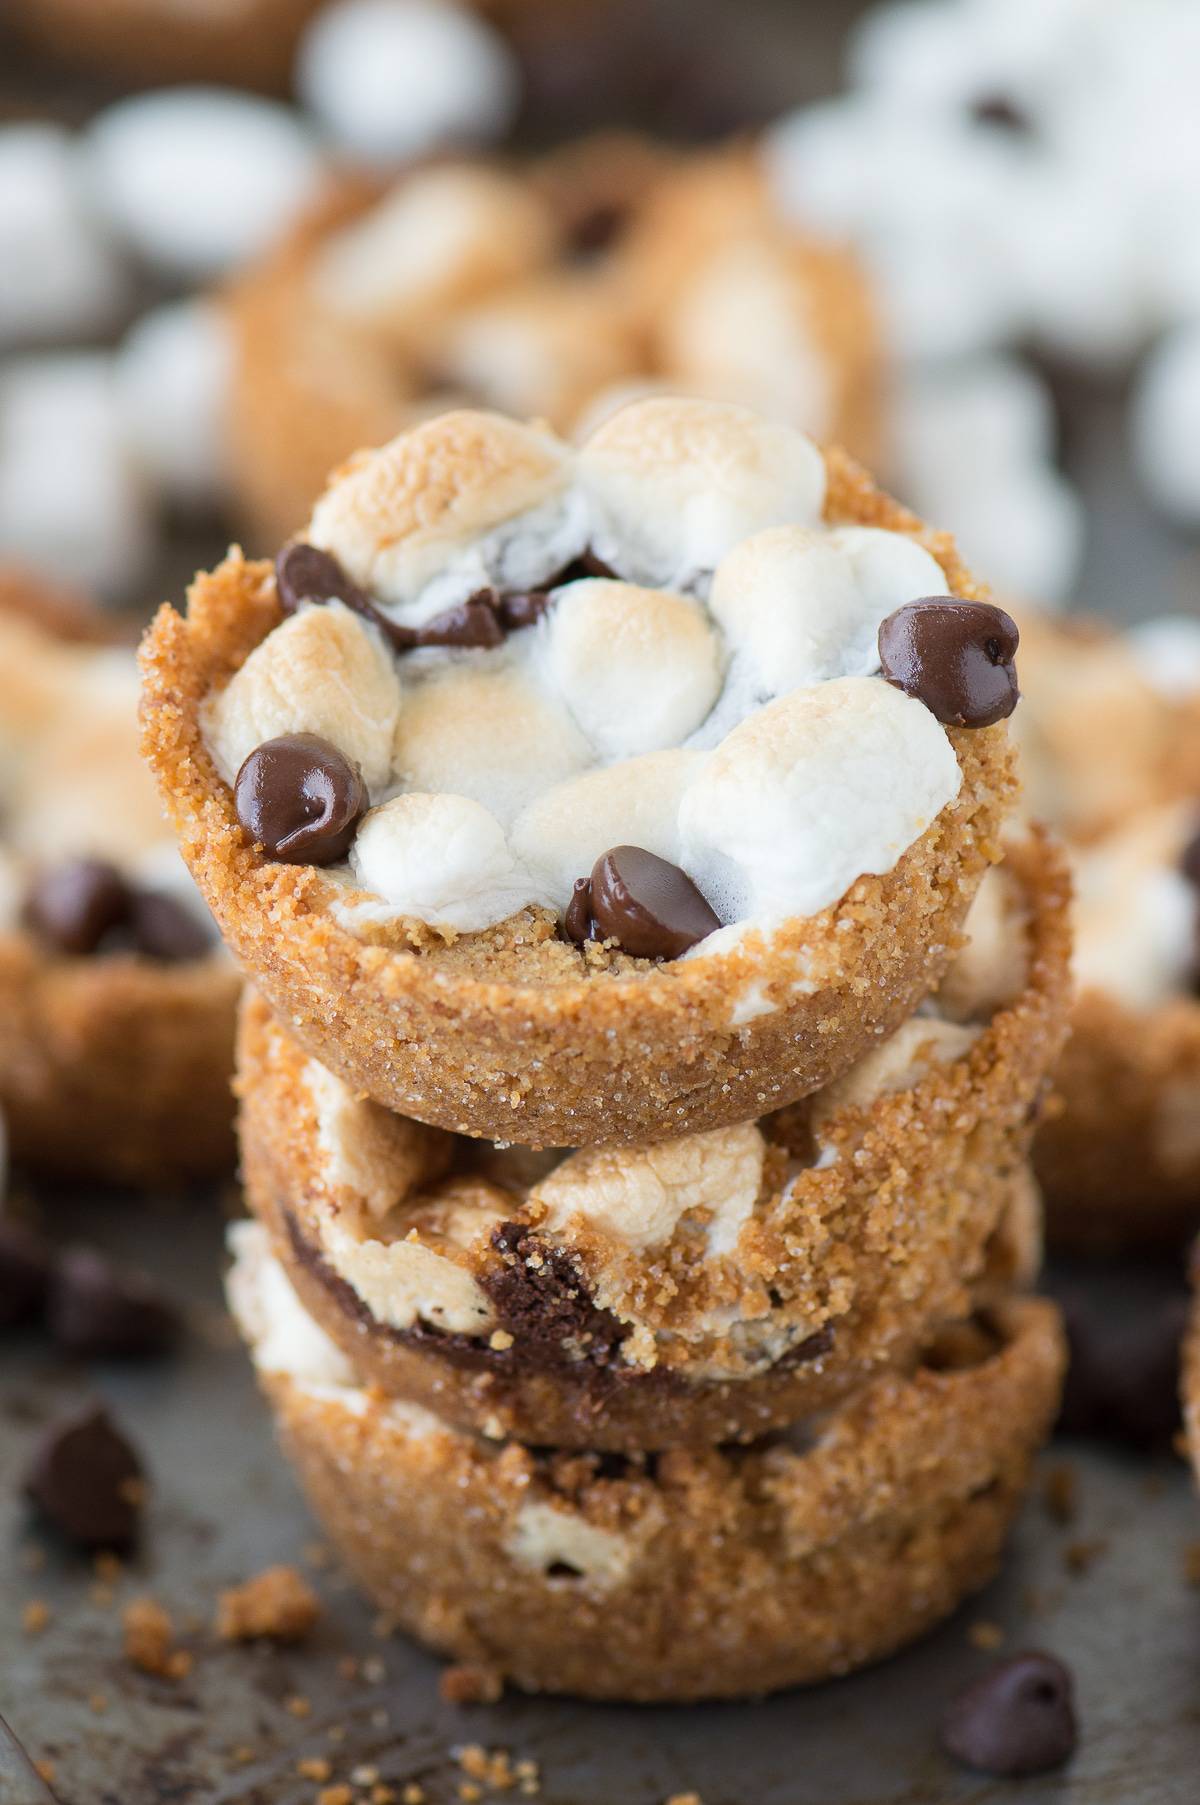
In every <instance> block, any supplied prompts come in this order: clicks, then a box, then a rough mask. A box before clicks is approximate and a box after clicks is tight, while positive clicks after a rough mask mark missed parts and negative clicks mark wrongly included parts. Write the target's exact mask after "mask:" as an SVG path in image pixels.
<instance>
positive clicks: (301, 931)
mask: <svg viewBox="0 0 1200 1805" xmlns="http://www.w3.org/2000/svg"><path fill="white" fill-rule="evenodd" d="M827 461H828V466H829V498H828V502H827V507H826V512H827V516H828V517H829V518H831V519H836V520H849V521H856V522H861V523H863V524H869V525H879V526H886V527H890V528H893V529H894V530H897V531H911V532H916V533H919V535H920V537H921V541H922V543H923V544H925V545H926V546H927V547H928V548H929V549H930V550H931V551H932V552H933V554H934V555H935V556H936V557H938V559H939V561H940V562H941V564H942V566H943V569H944V570H945V572H946V575H947V580H948V583H949V586H950V588H951V590H952V591H953V592H954V593H955V594H961V595H965V596H968V597H970V596H974V595H978V594H979V593H981V592H980V589H979V587H978V585H976V584H975V582H974V581H973V579H972V578H971V577H970V575H969V573H968V572H967V571H966V570H965V568H964V567H963V565H962V564H961V562H960V560H959V559H958V556H957V553H956V551H955V549H954V545H953V541H952V540H951V539H950V538H949V537H948V536H947V535H944V534H934V533H928V532H926V531H925V530H924V529H922V528H921V524H920V522H918V521H917V520H916V519H915V517H914V516H912V515H911V514H909V513H907V512H906V511H905V510H904V509H902V508H900V507H899V505H898V504H897V503H895V502H893V501H892V500H891V499H890V498H889V497H887V496H885V495H883V494H882V493H881V492H880V491H879V490H877V489H876V488H875V487H874V485H873V484H872V483H871V482H870V479H869V478H868V477H867V476H866V474H865V472H863V471H862V470H860V469H859V467H858V466H857V465H856V464H854V463H853V462H852V460H850V459H849V458H847V457H846V456H845V454H844V453H841V452H839V451H837V450H833V451H831V452H829V453H828V454H827ZM279 618H280V613H279V605H278V601H277V598H276V595H275V589H274V581H273V576H272V571H271V567H270V565H269V564H266V563H257V564H255V563H247V562H246V561H245V560H244V559H243V558H242V556H241V554H240V553H239V552H237V551H236V550H235V551H234V552H232V553H231V554H230V556H229V558H228V559H227V560H226V562H225V563H224V564H223V565H221V566H220V567H219V569H218V570H216V571H215V572H213V573H211V574H208V575H202V576H200V577H198V578H197V580H196V582H195V584H194V585H193V587H192V590H191V592H190V595H189V603H188V613H187V618H186V620H185V619H184V618H182V617H181V616H180V615H178V614H177V613H175V611H174V610H173V609H171V608H170V607H167V606H164V607H163V608H161V609H160V610H159V612H158V614H157V616H156V617H155V620H154V621H153V623H152V624H151V626H150V628H149V629H148V631H147V634H146V637H145V639H144V641H143V644H142V653H141V663H142V673H143V697H142V723H143V749H144V751H145V754H146V756H147V758H148V760H149V762H150V764H151V767H152V769H153V770H154V772H155V775H156V777H157V779H158V782H159V786H160V789H161V791H162V794H163V798H164V801H165V804H166V807H167V812H168V814H169V815H170V817H171V819H172V821H173V823H174V825H175V828H176V831H177V832H178V834H179V837H180V841H181V844H182V850H183V853H184V857H185V859H186V860H187V862H188V864H189V866H190V867H191V870H192V874H193V876H194V877H195V878H196V881H197V882H198V884H199V886H200V889H201V891H202V892H203V894H204V896H205V898H206V899H207V901H208V903H209V906H210V908H211V909H212V911H213V913H214V915H215V916H216V918H217V922H218V925H219V927H220V929H221V932H222V934H223V935H224V937H225V939H226V941H227V943H228V944H229V946H230V947H231V949H232V950H233V952H234V954H235V956H236V957H237V958H238V959H239V960H240V962H241V964H242V966H243V968H244V969H245V971H246V972H247V974H248V975H249V976H251V977H252V978H253V980H254V982H255V983H256V984H257V985H258V987H259V988H260V989H261V990H262V991H263V993H264V995H265V996H266V997H267V999H268V1001H269V1002H270V1004H271V1006H272V1008H273V1009H274V1010H275V1012H276V1013H277V1014H278V1015H279V1016H280V1018H281V1019H282V1020H283V1021H285V1022H286V1023H287V1025H288V1027H289V1030H290V1031H291V1032H292V1033H294V1035H295V1036H296V1038H297V1039H298V1040H300V1042H301V1043H302V1044H303V1045H305V1046H306V1047H307V1048H308V1050H309V1051H310V1052H312V1053H313V1054H314V1055H315V1056H316V1057H318V1058H319V1059H321V1060H322V1061H323V1063H324V1064H326V1065H327V1066H328V1067H329V1068H330V1069H331V1070H332V1071H334V1072H335V1073H336V1074H337V1075H338V1076H339V1077H341V1078H343V1079H344V1080H345V1081H346V1082H347V1083H348V1084H350V1085H351V1087H352V1088H354V1089H357V1090H362V1091H364V1092H365V1093H367V1094H368V1095H370V1096H372V1097H374V1098H375V1099H376V1101H378V1102H380V1103H382V1104H384V1105H385V1107H387V1108H390V1109H394V1110H397V1111H398V1112H400V1113H401V1114H406V1115H412V1116H416V1117H417V1118H418V1119H419V1120H421V1121H426V1122H431V1123H434V1124H436V1125H438V1126H440V1127H444V1128H449V1129H452V1130H456V1131H460V1132H463V1133H467V1134H472V1135H476V1136H485V1137H488V1138H491V1139H495V1140H516V1141H520V1142H524V1143H526V1144H528V1145H534V1146H536V1145H545V1146H585V1145H592V1144H600V1143H603V1142H605V1141H610V1142H618V1141H637V1140H645V1141H649V1140H658V1139H663V1138H665V1137H667V1136H670V1135H674V1134H682V1133H690V1132H693V1131H695V1130H698V1129H702V1128H711V1127H718V1126H721V1125H723V1124H727V1123H730V1122H737V1121H745V1120H747V1119H749V1118H750V1117H756V1116H759V1115H762V1114H765V1113H766V1112H767V1111H769V1110H771V1109H774V1108H777V1107H779V1106H781V1105H782V1104H784V1103H787V1102H789V1101H791V1100H793V1099H795V1098H796V1097H799V1096H802V1095H805V1094H806V1093H808V1092H810V1091H812V1090H815V1089H817V1088H819V1087H820V1086H821V1085H823V1084H826V1083H828V1082H830V1080H831V1079H832V1078H833V1077H834V1076H836V1075H837V1074H838V1073H839V1072H841V1071H844V1070H846V1069H847V1068H848V1067H849V1066H850V1065H851V1064H853V1063H854V1061H855V1060H856V1059H858V1058H859V1057H860V1056H861V1055H862V1054H863V1053H864V1052H865V1051H866V1050H867V1049H868V1048H869V1047H870V1046H871V1045H872V1044H874V1042H875V1041H876V1039H877V1038H878V1035H879V1034H880V1033H881V1032H887V1030H888V1029H890V1028H891V1027H894V1026H896V1025H897V1024H898V1023H899V1022H900V1021H902V1020H904V1019H905V1018H906V1017H907V1016H908V1015H910V1014H911V1013H912V1010H913V1009H914V1007H915V1006H916V1004H917V1003H918V1002H919V1000H920V999H921V997H922V996H924V995H925V994H927V992H928V991H929V990H930V989H931V988H933V986H934V985H935V984H936V982H937V980H938V978H939V977H940V976H941V974H942V972H943V970H944V969H945V967H946V965H947V963H948V962H949V960H950V958H951V956H952V954H953V952H954V949H955V946H956V945H957V944H958V936H959V930H960V928H961V924H962V921H963V918H964V916H965V914H966V911H967V908H968V907H969V904H970V901H971V899H972V897H973V895H974V893H975V890H976V888H977V887H978V884H979V880H980V878H981V877H982V875H983V872H984V871H985V870H986V868H987V866H988V865H989V863H996V862H998V861H999V859H1000V858H1001V856H1002V851H1003V848H1002V845H1001V841H1000V829H1001V826H1002V824H1003V820H1004V817H1005V814H1006V812H1007V810H1008V807H1009V805H1010V803H1011V800H1012V796H1013V793H1014V778H1013V774H1012V757H1011V752H1010V748H1009V745H1008V739H1007V735H1006V733H1005V730H1004V727H1003V726H1002V725H1001V726H998V727H988V728H984V729H982V730H981V731H978V732H974V733H972V732H964V731H959V730H951V732H950V739H951V742H952V744H953V745H954V748H955V751H956V753H957V755H958V758H959V762H960V766H961V768H962V773H963V781H962V788H961V790H960V793H959V796H958V798H957V799H956V801H955V802H954V803H953V804H952V805H951V806H949V807H948V808H946V809H944V810H943V811H942V813H941V814H940V815H939V816H938V818H937V820H936V821H934V822H933V824H932V825H931V826H930V827H929V828H928V829H927V831H926V833H925V834H924V835H923V836H922V838H921V839H920V840H918V841H917V842H916V843H915V845H914V846H912V847H910V848H909V850H908V851H907V852H906V853H905V854H904V856H903V857H902V858H901V859H900V861H899V863H898V864H897V865H896V866H895V868H894V869H893V870H892V871H891V872H889V873H887V874H886V875H885V876H884V877H881V878H876V877H865V878H860V879H859V880H858V881H857V882H856V883H855V884H854V885H853V886H852V887H851V889H850V890H849V891H848V892H847V894H846V896H845V897H844V898H843V899H842V900H841V902H840V903H838V904H837V905H835V906H834V907H832V908H830V909H828V910H825V911H824V912H823V913H822V914H820V915H818V916H816V917H814V918H813V919H812V920H811V921H807V922H796V923H793V924H789V925H788V926H787V927H785V928H784V929H782V930H781V931H780V933H779V934H777V935H776V936H775V937H774V938H773V940H772V941H771V943H770V944H769V946H766V947H764V945H763V944H762V942H761V941H758V940H757V939H756V938H753V937H752V938H751V939H750V940H749V941H748V942H747V943H746V944H744V945H742V946H740V947H738V948H736V949H734V950H733V951H731V952H729V953H725V954H722V955H720V956H714V957H710V958H708V959H700V960H695V961H691V960H687V961H682V962H678V963H676V964H675V965H673V966H666V967H662V968H657V969H653V970H649V971H641V972H639V973H638V974H637V975H636V976H634V977H632V978H614V979H611V980H605V981H598V980H596V979H590V980H588V979H582V980H580V981H576V982H572V983H558V984H555V985H553V986H550V985H542V986H534V985H531V984H523V985H517V984H514V983H501V982H496V981H488V980H487V978H486V977H480V976H476V975H474V974H472V973H471V972H469V971H466V970H464V969H463V965H462V961H461V959H458V960H457V962H456V963H454V964H452V965H451V964H446V963H443V965H442V967H441V969H438V968H437V963H436V960H435V959H433V958H431V957H430V955H429V954H428V953H421V954H416V953H410V952H399V951H393V950H389V949H387V948H384V947H380V946H372V945H367V944H365V943H364V942H363V941H360V940H358V939H356V938H355V937H354V936H353V935H352V934H351V933H349V932H348V931H347V930H346V929H345V928H343V927H342V926H340V925H339V923H338V922H337V921H335V920H334V918H333V917H332V915H330V914H329V913H328V911H327V910H325V909H324V908H323V907H322V900H321V899H322V896H323V894H324V892H325V889H326V886H327V880H325V879H324V878H323V877H322V875H321V873H319V872H317V871H314V870H313V869H312V868H308V867H299V866H284V865H276V864H271V863H269V862H268V861H266V860H265V859H263V858H262V857H261V856H260V855H259V854H257V853H256V852H255V850H254V849H253V847H251V846H248V845H247V844H246V841H245V836H244V834H243V832H242V829H241V828H240V826H239V825H238V822H237V817H236V814H235V812H234V808H233V799H232V796H231V793H230V791H229V789H228V788H227V786H225V785H224V784H223V783H222V782H221V781H220V779H219V778H218V776H217V773H216V770H215V768H214V766H213V763H212V759H211V757H210V756H209V753H208V750H207V747H206V746H205V744H204V740H203V736H202V734H201V730H200V719H199V716H200V707H201V703H202V701H203V699H204V697H205V695H206V694H207V692H208V690H209V689H210V687H212V686H213V685H214V684H219V683H221V682H223V681H225V680H227V678H228V676H229V675H230V674H231V673H232V671H233V670H235V669H236V668H237V667H238V666H239V665H240V664H241V663H242V662H243V661H244V659H245V658H246V657H247V655H248V654H249V652H250V651H251V650H252V649H253V647H254V646H255V645H257V644H258V643H259V641H260V640H261V639H263V638H264V637H265V636H266V634H267V633H268V632H270V630H271V628H272V627H273V626H275V625H276V624H277V623H278V620H279ZM461 945H462V943H461V942H460V947H461ZM801 954H803V956H804V957H805V959H806V960H810V961H811V964H812V969H813V970H814V971H815V973H816V974H817V977H816V984H817V987H816V989H815V990H814V991H813V992H812V993H811V994H795V993H794V992H793V991H791V989H790V987H789V988H788V1000H787V1001H786V1002H785V1003H784V1004H782V1005H781V1006H780V1007H777V1008H776V1009H774V1010H773V1011H771V1012H770V1013H767V1014H764V1015H760V1016H759V1017H757V1019H755V1020H752V1021H750V1022H748V1023H745V1024H743V1025H741V1026H739V1027H733V1026H731V1015H732V1012H733V1009H734V1007H735V1004H736V1000H737V998H738V997H739V996H740V995H741V994H742V993H743V991H744V989H745V987H746V986H747V985H749V984H764V985H766V986H767V987H768V989H769V988H770V986H771V984H772V980H774V982H775V987H776V990H777V991H778V989H779V981H780V976H781V973H782V974H784V977H785V985H786V974H787V972H788V969H789V967H790V966H792V964H793V961H795V960H797V959H798V958H799V956H800V955H801ZM823 980H824V981H823Z"/></svg>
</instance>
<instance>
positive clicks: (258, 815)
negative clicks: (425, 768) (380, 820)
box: [233, 733, 367, 865]
mask: <svg viewBox="0 0 1200 1805" xmlns="http://www.w3.org/2000/svg"><path fill="white" fill-rule="evenodd" d="M233 796H234V806H235V807H236V809H237V817H238V820H239V821H240V822H241V824H242V826H243V827H244V828H245V830H246V832H247V833H248V834H249V835H250V838H251V839H252V840H254V841H256V842H257V843H258V844H260V845H261V846H262V847H263V848H264V850H265V851H266V852H267V854H268V856H269V857H270V858H273V859H282V860H283V861H284V862H285V863H286V864H292V865H330V864H332V863H333V861H334V860H335V859H340V858H342V857H343V856H344V854H345V853H346V851H347V850H348V848H349V846H350V842H351V841H352V840H353V838H354V830H355V828H356V827H357V825H358V823H359V821H360V820H361V818H362V816H363V814H364V813H365V812H366V808H367V792H366V788H365V786H364V784H363V780H362V777H361V775H360V774H359V771H358V767H357V766H356V765H352V764H351V763H350V761H349V759H348V758H344V757H343V756H342V754H341V753H340V752H339V751H338V749H337V747H336V746H331V745H330V743H329V741H328V740H323V739H320V738H319V737H318V736H317V735H316V734H315V733H285V734H283V735H282V736H281V737H280V738H279V739H274V740H264V742H263V744H262V745H261V746H256V747H255V749H254V751H253V752H252V753H251V754H250V756H249V757H248V758H247V759H246V761H245V763H244V764H243V765H242V768H241V770H240V771H239V772H238V774H237V782H236V783H235V785H234V792H233Z"/></svg>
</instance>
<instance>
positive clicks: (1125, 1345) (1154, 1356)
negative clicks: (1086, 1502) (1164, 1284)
mask: <svg viewBox="0 0 1200 1805" xmlns="http://www.w3.org/2000/svg"><path fill="white" fill-rule="evenodd" d="M1139 1292H1140V1288H1139V1289H1138V1290H1135V1288H1134V1287H1133V1285H1132V1284H1131V1285H1130V1286H1129V1287H1128V1295H1127V1297H1126V1298H1125V1300H1124V1302H1123V1308H1122V1310H1121V1311H1120V1312H1116V1311H1114V1310H1113V1309H1111V1308H1110V1307H1106V1301H1105V1299H1104V1298H1094V1297H1092V1296H1090V1295H1089V1294H1088V1293H1087V1292H1085V1291H1084V1289H1083V1288H1082V1287H1078V1288H1077V1287H1074V1286H1071V1287H1068V1288H1067V1289H1066V1291H1065V1294H1064V1290H1063V1288H1062V1286H1061V1285H1060V1286H1059V1287H1058V1301H1059V1303H1060V1305H1061V1307H1062V1312H1063V1323H1064V1326H1065V1328H1066V1331H1067V1347H1068V1351H1069V1354H1070V1359H1069V1361H1068V1365H1067V1377H1066V1383H1065V1385H1064V1387H1063V1401H1062V1409H1061V1411H1060V1413H1059V1419H1058V1431H1059V1433H1060V1434H1062V1435H1079V1436H1086V1437H1088V1438H1089V1439H1092V1440H1097V1441H1105V1442H1111V1443H1115V1444H1117V1445H1118V1446H1122V1447H1129V1448H1136V1449H1138V1450H1139V1451H1141V1452H1143V1453H1153V1452H1155V1451H1159V1452H1166V1451H1167V1450H1168V1449H1169V1448H1170V1447H1171V1446H1172V1444H1173V1442H1174V1440H1175V1437H1176V1435H1177V1434H1178V1432H1179V1427H1180V1410H1179V1348H1180V1344H1181V1342H1182V1340H1183V1336H1184V1334H1185V1332H1186V1329H1187V1322H1188V1308H1189V1305H1188V1299H1187V1297H1186V1295H1185V1294H1184V1293H1183V1292H1182V1291H1180V1292H1178V1293H1175V1292H1172V1293H1169V1294H1167V1295H1159V1289H1158V1287H1157V1285H1155V1286H1154V1287H1153V1289H1152V1291H1151V1293H1150V1295H1148V1296H1143V1295H1140V1294H1139Z"/></svg>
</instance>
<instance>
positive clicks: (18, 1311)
mask: <svg viewBox="0 0 1200 1805" xmlns="http://www.w3.org/2000/svg"><path fill="white" fill-rule="evenodd" d="M49 1278H50V1255H49V1252H48V1250H47V1248H46V1246H45V1244H44V1242H43V1241H42V1240H41V1239H40V1238H39V1236H37V1235H35V1234H34V1232H33V1230H32V1229H31V1228H26V1226H25V1224H24V1223H23V1222H14V1221H13V1220H12V1219H11V1218H10V1217H6V1216H0V1329H11V1328H14V1327H15V1326H16V1324H18V1323H22V1322H30V1321H31V1320H32V1319H33V1318H34V1317H35V1316H37V1315H38V1314H39V1312H40V1310H41V1308H42V1304H43V1303H44V1302H45V1298H46V1286H47V1284H48V1282H49Z"/></svg>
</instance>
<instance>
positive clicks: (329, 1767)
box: [296, 1755, 333, 1780]
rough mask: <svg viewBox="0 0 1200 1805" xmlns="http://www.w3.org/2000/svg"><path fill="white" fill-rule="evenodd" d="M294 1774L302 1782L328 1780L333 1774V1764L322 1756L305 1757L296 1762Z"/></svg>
mask: <svg viewBox="0 0 1200 1805" xmlns="http://www.w3.org/2000/svg"><path fill="white" fill-rule="evenodd" d="M296 1772H297V1774H298V1775H299V1776H300V1778H301V1779H302V1780H328V1779H329V1778H330V1777H331V1776H332V1774H333V1763H332V1761H327V1760H326V1758H325V1756H324V1755H305V1756H303V1757H302V1758H301V1760H299V1761H297V1763H296Z"/></svg>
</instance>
